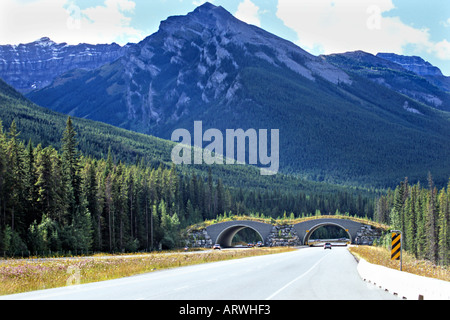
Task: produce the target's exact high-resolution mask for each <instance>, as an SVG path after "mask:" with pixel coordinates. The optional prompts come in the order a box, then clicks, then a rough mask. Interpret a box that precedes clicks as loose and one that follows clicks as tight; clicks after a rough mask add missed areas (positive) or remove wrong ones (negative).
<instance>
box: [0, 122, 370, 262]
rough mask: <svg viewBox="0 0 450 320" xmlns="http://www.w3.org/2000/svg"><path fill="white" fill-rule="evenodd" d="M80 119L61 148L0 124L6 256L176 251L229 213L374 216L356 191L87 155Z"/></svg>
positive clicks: (0, 231) (0, 243) (0, 230)
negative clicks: (192, 230)
mask: <svg viewBox="0 0 450 320" xmlns="http://www.w3.org/2000/svg"><path fill="white" fill-rule="evenodd" d="M77 140H78V139H77V134H76V132H75V129H74V126H73V123H72V120H71V118H70V117H69V118H68V119H67V124H66V128H65V131H64V132H63V135H62V139H61V148H60V150H56V149H55V148H54V147H53V146H47V147H43V146H42V145H40V144H39V145H37V146H33V144H32V142H31V141H29V142H28V143H27V144H25V142H23V141H21V140H20V139H19V132H18V128H17V127H16V124H15V122H14V121H13V122H12V124H11V126H10V128H9V130H8V132H4V131H3V127H2V126H1V125H0V213H1V214H0V253H4V254H8V255H13V254H26V253H29V254H42V253H49V252H68V251H71V252H72V253H80V252H87V251H102V252H122V251H138V250H153V249H158V248H173V247H176V246H177V245H179V244H180V243H179V240H180V230H181V229H182V228H184V227H186V226H189V225H191V224H194V223H197V222H201V221H203V220H205V219H214V218H216V217H217V216H219V215H224V214H238V215H239V214H252V213H258V214H261V215H265V216H268V217H274V218H276V217H278V216H282V215H283V214H284V215H286V212H287V214H289V215H290V216H293V217H298V216H300V215H307V214H310V213H313V212H316V213H317V212H322V213H335V212H349V213H351V214H353V215H362V216H369V217H371V215H372V213H373V210H374V199H372V198H370V197H367V196H361V195H357V196H355V195H353V194H352V193H349V192H344V191H342V192H337V193H335V194H320V193H318V194H306V193H304V192H302V191H301V190H299V191H298V192H297V193H292V192H286V191H281V190H261V189H257V188H231V187H228V186H226V185H224V184H223V182H222V180H221V179H220V178H218V179H213V176H212V171H211V168H209V169H208V171H207V172H206V174H205V175H204V176H202V175H198V174H196V173H195V171H192V172H191V173H190V174H189V173H186V172H185V171H180V172H179V171H177V169H176V167H175V166H172V167H167V166H164V165H159V164H158V166H156V167H155V166H154V165H152V164H154V162H150V163H146V162H145V161H144V160H141V161H137V162H136V163H135V164H125V163H123V162H121V161H120V160H117V159H116V157H115V155H114V153H113V152H111V149H110V150H109V152H108V156H107V157H106V159H96V158H92V157H90V156H86V155H83V154H81V153H80V151H79V150H78V146H77Z"/></svg>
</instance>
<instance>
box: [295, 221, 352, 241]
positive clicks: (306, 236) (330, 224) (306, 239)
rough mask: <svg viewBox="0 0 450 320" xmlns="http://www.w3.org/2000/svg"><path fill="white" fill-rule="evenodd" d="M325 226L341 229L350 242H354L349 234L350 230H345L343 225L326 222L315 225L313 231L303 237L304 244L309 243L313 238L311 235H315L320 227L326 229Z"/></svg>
mask: <svg viewBox="0 0 450 320" xmlns="http://www.w3.org/2000/svg"><path fill="white" fill-rule="evenodd" d="M325 226H336V227H340V228H341V229H342V230H344V231H345V232H346V233H347V235H348V238H349V239H350V241H352V235H351V234H350V233H349V232H348V229H344V227H342V226H341V225H338V224H335V223H331V222H328V223H327V222H324V223H319V224H317V225H315V226H314V227H313V228H312V229H311V230H309V232H307V233H306V234H305V236H304V237H303V241H302V243H303V244H307V243H309V238H310V237H311V235H312V234H313V233H314V231H316V230H317V229H319V228H320V227H325Z"/></svg>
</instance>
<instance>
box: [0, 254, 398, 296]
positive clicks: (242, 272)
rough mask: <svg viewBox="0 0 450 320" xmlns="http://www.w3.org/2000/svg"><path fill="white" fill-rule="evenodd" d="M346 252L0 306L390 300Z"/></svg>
mask: <svg viewBox="0 0 450 320" xmlns="http://www.w3.org/2000/svg"><path fill="white" fill-rule="evenodd" d="M356 267H357V262H356V261H355V259H354V258H353V256H352V255H351V254H350V253H349V252H348V250H347V248H346V247H334V248H333V249H331V250H329V249H328V250H324V249H323V248H321V247H315V248H303V249H299V250H296V251H293V252H288V253H281V254H274V255H267V256H259V257H251V258H244V259H239V260H230V261H223V262H214V263H206V264H201V265H196V266H188V267H180V268H175V269H169V270H163V271H156V272H152V273H147V274H143V275H138V276H133V277H127V278H122V279H117V280H110V281H103V282H97V283H90V284H83V285H77V286H70V287H63V288H57V289H48V290H42V291H34V292H29V293H23V294H17V295H10V296H0V300H9V299H13V300H361V299H362V300H391V299H398V298H397V297H396V296H393V295H392V294H390V293H388V292H385V291H384V290H381V289H379V288H377V287H375V286H373V285H372V284H369V283H366V282H364V281H363V280H362V279H361V278H360V277H359V275H358V272H357V270H356Z"/></svg>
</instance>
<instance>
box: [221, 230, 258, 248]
mask: <svg viewBox="0 0 450 320" xmlns="http://www.w3.org/2000/svg"><path fill="white" fill-rule="evenodd" d="M258 241H262V242H264V239H263V237H262V235H261V233H259V231H258V230H256V229H254V228H252V227H249V226H244V225H236V226H232V227H229V228H227V229H225V230H223V231H222V232H221V233H220V234H219V236H218V237H217V240H216V243H218V244H220V246H221V247H222V248H231V247H237V246H246V245H247V244H248V243H255V244H256V243H257V242H258Z"/></svg>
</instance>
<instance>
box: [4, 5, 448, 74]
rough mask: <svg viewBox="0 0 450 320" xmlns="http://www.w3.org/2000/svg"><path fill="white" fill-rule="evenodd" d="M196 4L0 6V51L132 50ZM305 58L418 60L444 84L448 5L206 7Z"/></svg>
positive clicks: (446, 55)
mask: <svg viewBox="0 0 450 320" xmlns="http://www.w3.org/2000/svg"><path fill="white" fill-rule="evenodd" d="M203 2H204V1H203V0H1V1H0V44H19V43H26V42H31V41H34V40H36V39H38V38H40V37H43V36H47V37H50V38H51V39H52V40H54V41H56V42H67V43H70V44H77V43H80V42H86V43H111V42H117V43H119V44H125V43H127V42H138V41H140V40H142V39H143V38H145V37H146V36H148V35H150V34H152V33H154V32H156V31H157V30H158V26H159V23H160V21H162V20H165V19H166V18H167V17H168V16H172V15H184V14H187V13H188V12H190V11H193V10H194V9H195V7H197V6H198V5H201V4H202V3H203ZM210 2H211V3H213V4H215V5H221V6H223V7H224V8H225V9H227V10H228V11H229V12H231V13H232V14H233V15H235V16H236V17H238V18H239V19H241V20H244V21H245V22H247V23H251V24H254V25H257V26H260V27H261V28H263V29H266V30H267V31H269V32H272V33H275V34H276V35H278V36H280V37H283V38H285V39H288V40H290V41H292V42H294V43H296V44H297V45H299V46H301V47H302V48H303V49H305V50H307V51H309V52H310V53H312V54H315V55H318V54H330V53H338V52H345V51H354V50H363V51H366V52H370V53H373V54H376V53H377V52H394V53H397V54H405V55H419V56H421V57H423V58H424V59H425V60H427V61H429V62H431V63H432V64H434V65H436V66H438V67H439V68H440V69H441V70H442V71H443V73H444V74H445V75H448V76H450V1H447V0H426V1H424V0H210Z"/></svg>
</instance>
